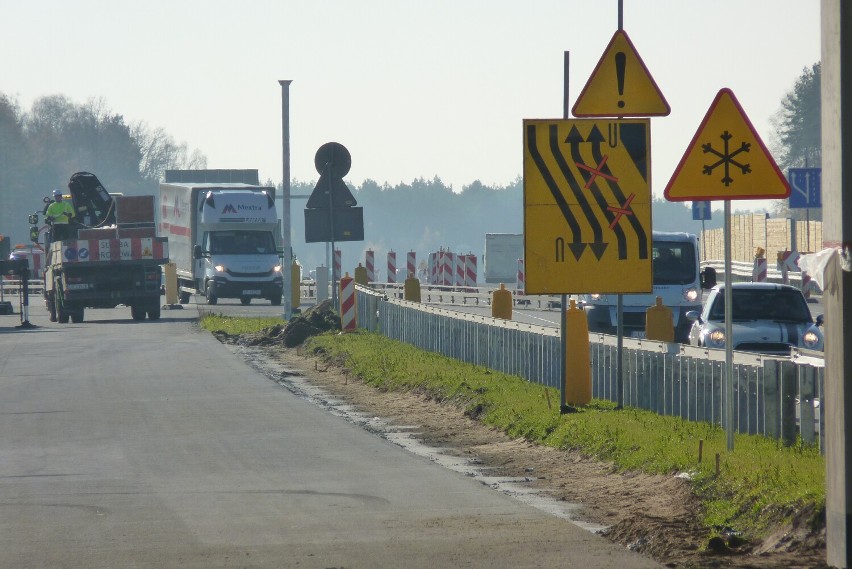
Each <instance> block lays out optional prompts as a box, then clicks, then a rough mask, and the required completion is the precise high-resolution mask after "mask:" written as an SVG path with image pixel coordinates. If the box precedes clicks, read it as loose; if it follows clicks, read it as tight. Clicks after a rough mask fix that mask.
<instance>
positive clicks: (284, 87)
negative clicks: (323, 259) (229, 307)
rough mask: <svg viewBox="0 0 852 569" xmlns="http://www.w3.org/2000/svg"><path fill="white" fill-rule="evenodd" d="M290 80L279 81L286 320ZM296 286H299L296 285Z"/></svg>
mask: <svg viewBox="0 0 852 569" xmlns="http://www.w3.org/2000/svg"><path fill="white" fill-rule="evenodd" d="M292 82H293V81H292V80H290V79H282V80H279V81H278V83H279V85H281V137H282V144H281V146H282V152H283V155H284V156H283V158H284V159H283V163H284V179H283V181H282V183H281V194H282V198H283V200H282V201H283V209H282V211H281V239H282V240H283V241H284V242H283V243H282V245H284V252H283V255H282V257H283V258H282V265H283V266H282V267H281V274H282V275H284V289H283V290H282V291H281V300H282V302H283V304H284V315H283V316H284V320H289V319H290V317H291V316H292V315H293V301H292V290H293V288H292V287H293V286H294V285H293V282H292V280H291V279H292V276H290V275H291V272H290V265H291V264H292V263H293V242H292V239H291V231H290V83H292ZM295 286H299V283H296V284H295Z"/></svg>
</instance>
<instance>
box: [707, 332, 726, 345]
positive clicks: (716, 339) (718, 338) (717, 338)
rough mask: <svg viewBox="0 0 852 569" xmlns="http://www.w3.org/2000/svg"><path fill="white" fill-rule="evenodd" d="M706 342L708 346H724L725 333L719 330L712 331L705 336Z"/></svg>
mask: <svg viewBox="0 0 852 569" xmlns="http://www.w3.org/2000/svg"><path fill="white" fill-rule="evenodd" d="M707 340H708V341H709V343H710V344H715V345H716V346H724V345H725V333H724V332H723V331H721V330H713V331H712V332H710V333H709V334H707Z"/></svg>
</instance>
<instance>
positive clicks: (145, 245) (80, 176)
mask: <svg viewBox="0 0 852 569" xmlns="http://www.w3.org/2000/svg"><path fill="white" fill-rule="evenodd" d="M68 190H69V192H70V193H69V195H68V197H69V198H70V200H71V204H72V206H73V208H74V217H73V219H74V220H75V222H74V223H71V224H70V228H69V229H68V230H66V235H65V236H64V237H63V239H61V240H52V239H51V234H52V232H47V233H42V232H41V231H39V227H38V221H39V220H38V213H33V214H31V215H30V217H29V222H30V237H31V239H32V240H33V241H35V242H38V240H39V238H40V235H42V234H44V235H45V236H46V237H45V242H44V250H45V265H44V299H45V304H46V306H47V310H48V312H49V314H50V320H51V322H56V321H57V320H58V321H59V322H60V323H63V324H64V323H67V322H68V321H69V320H70V321H71V322H74V323H79V322H82V321H83V317H84V313H85V309H86V308H115V307H116V306H119V305H125V306H129V307H130V315H131V317H132V318H133V319H134V320H144V319H145V316H146V315H147V317H148V318H149V319H150V320H157V319H159V318H160V295H161V279H162V267H161V265H163V264H164V263H166V262H168V259H169V247H168V239H167V238H165V237H158V236H157V235H156V234H155V232H156V229H155V226H154V196H121V195H112V194H110V193H109V192H107V191H106V189H105V188H104V186H103V184H101V183H100V181H99V180H98V179H97V177H96V176H95V175H94V174H91V173H89V172H77V173H76V174H74V175H73V176H71V179H70V181H69V183H68ZM51 201H52V200H51V198H50V197H46V198H44V203H45V204H46V205H45V208H44V210H43V211H42V213H44V212H46V210H47V207H46V206H47V205H49V204H50V202H51Z"/></svg>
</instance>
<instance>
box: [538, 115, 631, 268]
mask: <svg viewBox="0 0 852 569" xmlns="http://www.w3.org/2000/svg"><path fill="white" fill-rule="evenodd" d="M550 129H551V131H550V132H551V144H552V143H553V140H552V139H553V138H555V136H556V125H551V127H550ZM596 130H597V127H595V129H593V131H592V132H593V133H594V132H595V131H596ZM598 134H600V131H598ZM590 136H591V135H590ZM565 142H566V143H567V144H568V145H570V147H571V158H572V159H573V160H574V164H575V165H576V166H577V167H579V168H582V166H581V165H582V164H583V158H582V156H580V144H581V143H583V142H587V141H586V139H584V138H583V135H582V134H580V131H579V130H577V127H576V126H574V127H571V131H570V132H569V133H568V136H567V137H566V138H565ZM553 154H554V156H556V157H557V161H558V162H559V167H560V168H561V169H562V173H563V174H564V176H565V179H566V180H567V181H568V185H569V186H571V191H572V192H574V197H575V198H576V200H577V203H578V204H579V205H580V208H581V209H582V210H583V213H584V214H585V216H586V219H587V220H588V222H589V225H590V226H591V227H592V234H593V235H594V241H593V242H592V243H591V245H590V247H591V249H592V252H593V253H594V254H595V257H597V259H598V261H600V260H601V257H603V254H604V251H606V248H607V243H605V242H604V240H603V230H602V229H601V224H600V223H599V222H598V219H597V217H596V216H595V212H594V211H593V210H592V206H591V205H590V204H589V200H588V199H586V196H585V195H584V194H583V190H582V188H580V184H579V183H578V182H577V180H576V178H574V174H573V172H572V171H571V169H570V168H569V167H568V164H567V163H566V162H565V159H564V158H562V155H561V153H560V152H559V149H558V148H557V147H555V146H554V148H553ZM584 181H585V182H586V184H585V187H586V188H590V187H591V184H589V183H588V182H589V180H588V179H586V180H584ZM592 195H594V196H595V198H596V201H597V202H598V205H599V206H600V200H601V199H603V198H602V196H601V195H600V190H598V189H597V187H592ZM617 233H618V232H616V234H617ZM621 237H622V239H621V240H619V251H620V250H621V241H622V240H623V238H624V233H623V232H622V235H621ZM625 250H626V249H625Z"/></svg>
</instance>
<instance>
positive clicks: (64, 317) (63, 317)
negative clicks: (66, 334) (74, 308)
mask: <svg viewBox="0 0 852 569" xmlns="http://www.w3.org/2000/svg"><path fill="white" fill-rule="evenodd" d="M70 317H71V315H70V314H68V313H67V312H65V311H64V310H62V309H61V308H60V309H59V314H58V316H57V320H59V323H60V324H68V319H69V318H70Z"/></svg>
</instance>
